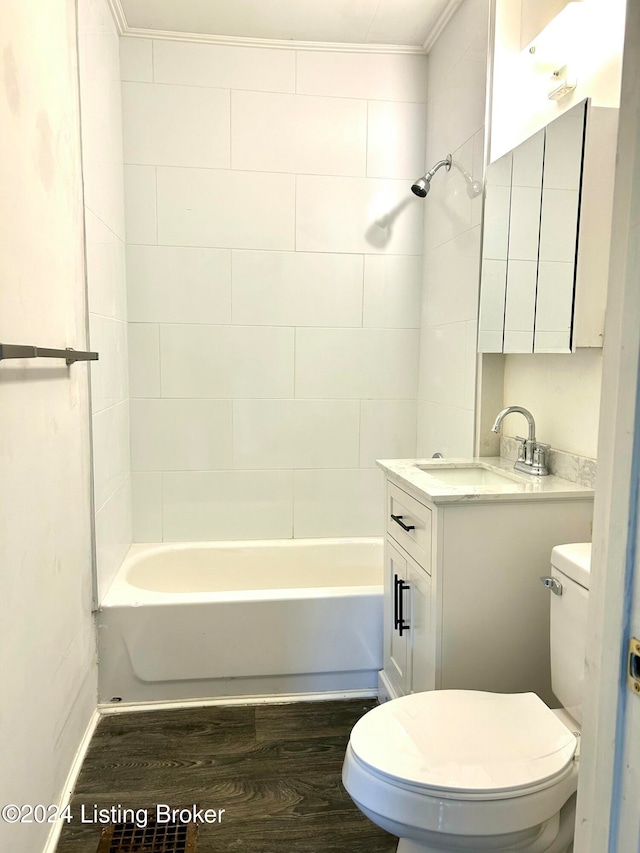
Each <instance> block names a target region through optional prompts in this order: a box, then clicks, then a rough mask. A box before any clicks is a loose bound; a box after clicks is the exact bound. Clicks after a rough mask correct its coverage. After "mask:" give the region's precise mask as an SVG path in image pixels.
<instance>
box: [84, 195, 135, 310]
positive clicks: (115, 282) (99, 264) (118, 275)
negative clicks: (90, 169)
mask: <svg viewBox="0 0 640 853" xmlns="http://www.w3.org/2000/svg"><path fill="white" fill-rule="evenodd" d="M122 231H123V232H124V225H123V227H122ZM85 234H86V252H87V281H88V288H87V302H88V306H89V311H90V312H91V313H93V314H101V315H102V316H103V317H114V318H115V319H117V320H126V319H127V285H126V272H125V246H124V243H123V242H122V240H121V239H120V237H118V236H117V235H116V234H114V232H113V231H112V230H111V229H110V228H107V226H106V225H105V224H104V222H102V220H100V219H98V217H97V216H95V214H93V213H92V212H91V211H90V210H88V209H86V208H85Z"/></svg>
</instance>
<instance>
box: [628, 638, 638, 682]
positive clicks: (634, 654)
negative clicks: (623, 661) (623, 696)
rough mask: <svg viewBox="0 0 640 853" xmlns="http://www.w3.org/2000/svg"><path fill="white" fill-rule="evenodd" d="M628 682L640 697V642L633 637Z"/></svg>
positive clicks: (629, 656) (630, 647)
mask: <svg viewBox="0 0 640 853" xmlns="http://www.w3.org/2000/svg"><path fill="white" fill-rule="evenodd" d="M627 681H628V682H629V689H630V690H631V691H632V692H633V693H635V694H636V695H637V696H640V640H638V639H637V638H636V637H631V639H630V640H629V654H628V658H627Z"/></svg>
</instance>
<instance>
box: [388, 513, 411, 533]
mask: <svg viewBox="0 0 640 853" xmlns="http://www.w3.org/2000/svg"><path fill="white" fill-rule="evenodd" d="M391 518H392V519H393V520H394V521H395V522H396V524H399V525H400V527H401V528H402V529H403V530H406V531H407V532H409V530H415V529H416V528H415V526H414V525H413V524H405V523H404V521H403V520H402V516H401V515H394V514H393V513H391Z"/></svg>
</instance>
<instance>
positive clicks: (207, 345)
mask: <svg viewBox="0 0 640 853" xmlns="http://www.w3.org/2000/svg"><path fill="white" fill-rule="evenodd" d="M160 342H161V344H160V351H161V365H162V396H163V397H272V398H274V397H292V396H293V345H294V330H293V329H286V328H277V327H271V326H195V325H188V326H177V325H176V326H171V325H164V326H162V327H161V330H160Z"/></svg>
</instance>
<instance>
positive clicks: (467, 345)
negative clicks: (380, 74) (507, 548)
mask: <svg viewBox="0 0 640 853" xmlns="http://www.w3.org/2000/svg"><path fill="white" fill-rule="evenodd" d="M488 23H489V0H465V2H464V3H463V4H462V5H461V6H460V8H459V9H458V11H457V12H456V14H455V15H454V17H453V18H452V19H451V21H450V22H449V23H448V25H447V27H446V28H445V30H444V31H443V33H442V34H441V35H440V37H439V38H438V40H437V42H436V44H435V45H434V47H433V48H432V50H431V52H430V54H429V88H428V100H427V123H428V128H429V132H428V135H427V158H426V159H427V162H428V163H434V162H435V161H436V160H440V159H442V158H444V157H446V155H447V154H449V153H451V154H452V155H453V160H454V168H452V169H451V171H450V172H449V173H446V174H445V173H444V172H440V173H439V174H438V175H437V176H436V178H435V179H434V181H433V188H432V190H431V193H430V194H429V198H428V199H427V201H428V202H429V203H428V204H427V205H426V207H425V240H424V279H423V281H424V296H423V301H422V328H421V349H420V389H419V404H418V406H419V411H418V455H420V456H431V455H432V454H433V453H435V452H438V451H439V452H441V453H443V454H444V455H445V456H472V455H473V452H474V419H475V379H476V327H477V317H478V290H479V278H480V231H481V214H482V196H481V195H478V196H477V197H476V198H470V196H469V194H468V192H467V181H466V179H465V177H464V172H466V174H467V175H469V176H471V177H472V178H473V179H475V180H478V181H481V180H482V178H483V156H484V155H483V147H484V145H483V143H484V119H485V115H484V114H485V102H486V93H485V88H486V66H487V47H488ZM455 164H458V167H459V168H457V167H455Z"/></svg>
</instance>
